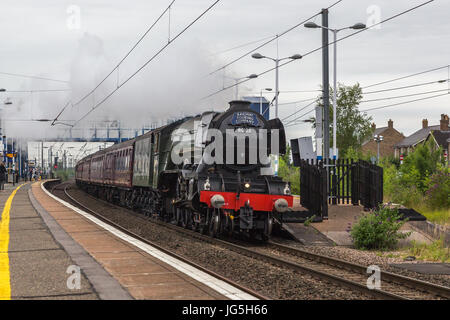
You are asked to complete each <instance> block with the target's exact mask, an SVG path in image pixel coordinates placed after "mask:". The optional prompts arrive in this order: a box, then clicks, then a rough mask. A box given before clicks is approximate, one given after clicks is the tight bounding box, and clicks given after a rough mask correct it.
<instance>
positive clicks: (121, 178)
mask: <svg viewBox="0 0 450 320" xmlns="http://www.w3.org/2000/svg"><path fill="white" fill-rule="evenodd" d="M285 148H286V138H285V133H284V128H283V125H282V123H281V121H280V120H279V119H272V120H269V121H268V120H266V119H264V117H262V116H261V115H260V114H259V113H258V112H255V111H253V110H252V109H251V108H250V102H248V101H231V102H230V108H229V109H228V110H226V111H225V112H222V113H219V112H205V113H203V114H201V115H198V116H195V117H188V118H184V119H182V120H179V121H176V122H174V123H171V124H168V125H166V126H163V127H160V128H157V129H154V130H152V131H149V132H147V133H146V134H143V135H141V136H138V137H136V138H134V139H131V140H128V141H126V142H123V143H119V144H116V145H113V146H111V147H109V148H106V149H104V150H101V151H98V152H96V153H94V154H92V155H89V156H87V157H85V158H83V159H82V160H80V161H79V162H78V163H77V165H76V169H75V170H76V173H75V177H76V183H77V185H78V186H79V187H80V188H82V189H84V190H85V191H86V192H88V193H90V194H92V195H94V196H96V197H99V198H102V199H104V200H106V201H108V202H111V203H115V204H118V205H121V206H124V207H128V208H131V209H133V210H137V211H139V212H142V213H143V214H144V215H146V216H157V217H158V218H161V219H163V220H165V221H167V222H172V223H176V224H178V225H180V226H183V227H185V228H192V229H194V230H196V231H199V232H202V233H205V234H209V235H211V236H218V235H221V234H228V235H233V234H235V233H241V234H244V235H247V236H249V237H252V238H258V239H262V240H268V239H269V237H270V235H271V232H272V227H273V223H274V220H273V214H274V212H280V213H281V212H285V211H287V210H288V208H289V207H292V204H293V197H292V196H291V193H290V185H289V184H288V183H286V182H284V181H283V180H282V179H281V178H280V177H278V176H275V175H273V172H272V169H271V165H270V156H269V155H270V154H276V153H278V154H284V153H285V152H286V150H285ZM276 149H279V150H276Z"/></svg>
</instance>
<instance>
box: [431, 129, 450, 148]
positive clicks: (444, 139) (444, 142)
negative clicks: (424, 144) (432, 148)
mask: <svg viewBox="0 0 450 320" xmlns="http://www.w3.org/2000/svg"><path fill="white" fill-rule="evenodd" d="M433 136H434V140H436V142H437V144H438V145H439V146H441V147H444V149H447V148H448V141H449V140H450V131H439V130H436V131H433Z"/></svg>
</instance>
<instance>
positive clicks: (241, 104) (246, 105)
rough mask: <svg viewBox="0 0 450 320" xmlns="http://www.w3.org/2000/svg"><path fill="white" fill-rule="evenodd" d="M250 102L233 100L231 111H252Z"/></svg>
mask: <svg viewBox="0 0 450 320" xmlns="http://www.w3.org/2000/svg"><path fill="white" fill-rule="evenodd" d="M250 104H251V102H250V101H246V100H233V101H230V109H250Z"/></svg>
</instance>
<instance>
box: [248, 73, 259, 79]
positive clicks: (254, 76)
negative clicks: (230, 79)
mask: <svg viewBox="0 0 450 320" xmlns="http://www.w3.org/2000/svg"><path fill="white" fill-rule="evenodd" d="M247 78H249V79H255V78H258V75H257V74H254V73H252V74H251V75H249V76H248V77H247Z"/></svg>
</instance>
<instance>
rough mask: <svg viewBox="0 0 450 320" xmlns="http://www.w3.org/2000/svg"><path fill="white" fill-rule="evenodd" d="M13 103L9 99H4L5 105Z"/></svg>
mask: <svg viewBox="0 0 450 320" xmlns="http://www.w3.org/2000/svg"><path fill="white" fill-rule="evenodd" d="M10 104H13V103H12V102H11V101H5V105H10Z"/></svg>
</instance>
